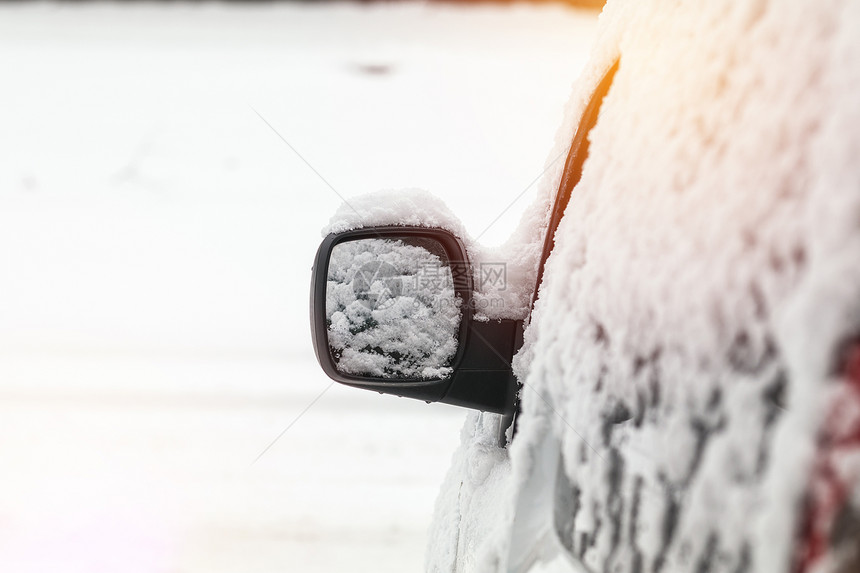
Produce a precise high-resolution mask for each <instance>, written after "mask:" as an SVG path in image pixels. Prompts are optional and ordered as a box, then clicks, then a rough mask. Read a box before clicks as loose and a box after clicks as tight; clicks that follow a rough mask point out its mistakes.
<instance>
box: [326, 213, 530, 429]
mask: <svg viewBox="0 0 860 573" xmlns="http://www.w3.org/2000/svg"><path fill="white" fill-rule="evenodd" d="M362 239H365V240H366V239H389V240H392V241H399V240H406V241H409V240H413V241H414V240H427V239H429V240H432V241H435V242H436V243H438V244H439V245H441V247H442V249H444V251H445V255H446V257H447V261H448V263H449V264H450V265H452V268H454V269H455V272H453V273H452V278H453V287H454V290H455V292H456V296H457V297H458V298H459V300H460V309H461V312H462V315H461V320H460V324H459V327H458V329H459V330H458V334H457V337H456V340H457V343H458V345H457V350H456V353H455V354H454V356H453V358H452V359H451V361H450V368H449V370H450V374H448V375H446V376H444V377H438V378H429V379H415V378H398V377H379V376H370V375H368V376H362V375H356V374H350V373H346V372H344V371H343V370H342V369H341V370H339V369H338V367H337V359H336V357H335V356H334V354H333V351H332V347H331V346H330V344H329V340H328V334H329V330H328V324H327V316H326V293H327V288H328V282H329V280H328V279H329V264H330V262H331V258H332V251H333V250H334V249H335V247H337V246H338V245H339V244H342V243H345V242H348V241H357V240H362ZM472 293H473V276H472V267H471V265H470V263H469V259H468V256H467V253H466V249H465V246H464V245H463V242H462V241H461V240H460V239H458V238H457V237H455V236H454V235H452V234H451V233H450V232H448V231H446V230H443V229H438V228H425V227H401V226H378V227H367V228H363V229H358V230H353V231H346V232H342V233H333V234H331V235H328V236H327V237H326V238H325V239H324V240H323V242H322V244H321V245H320V247H319V249H318V251H317V255H316V259H315V262H314V266H313V270H312V278H311V305H310V310H311V317H310V319H311V336H312V339H313V345H314V352H315V353H316V357H317V360H318V361H319V363H320V366H321V367H322V369H323V371H324V372H325V373H326V375H328V377H329V378H331V379H332V380H334V381H336V382H339V383H341V384H344V385H347V386H353V387H355V388H364V389H367V390H375V391H377V392H380V393H383V394H394V395H397V396H403V397H406V398H415V399H418V400H424V401H425V402H428V403H429V402H442V403H445V404H453V405H456V406H463V407H466V408H471V409H476V410H481V411H485V412H494V413H497V414H504V415H506V416H512V415H513V413H514V411H515V410H516V401H517V391H518V387H517V383H516V379H515V378H514V375H513V372H512V370H511V360H512V359H513V355H514V353H515V352H516V351H517V350H519V348H520V346H522V332H523V323H522V321H514V320H490V321H486V322H479V321H475V320H474V319H473V304H472Z"/></svg>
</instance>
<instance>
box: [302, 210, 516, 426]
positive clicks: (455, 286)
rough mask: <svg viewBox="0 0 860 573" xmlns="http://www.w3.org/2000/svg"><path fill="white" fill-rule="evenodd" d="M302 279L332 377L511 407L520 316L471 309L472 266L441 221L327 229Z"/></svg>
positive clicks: (486, 406)
mask: <svg viewBox="0 0 860 573" xmlns="http://www.w3.org/2000/svg"><path fill="white" fill-rule="evenodd" d="M312 275H313V276H312V282H311V332H312V337H313V342H314V351H315V352H316V356H317V360H318V361H319V363H320V365H321V366H322V368H323V370H324V371H325V373H326V374H327V375H328V376H329V377H330V378H332V379H333V380H335V381H337V382H340V383H341V384H346V385H348V386H354V387H358V388H366V389H370V390H376V391H378V392H380V393H386V394H395V395H398V396H404V397H408V398H416V399H420V400H424V401H426V402H443V403H447V404H454V405H457V406H464V407H467V408H473V409H477V410H483V411H486V412H495V413H498V414H505V415H508V416H512V414H513V412H514V410H515V408H516V394H517V384H516V380H515V378H514V376H513V373H512V371H511V359H512V358H513V355H514V352H515V351H516V350H518V349H519V347H520V346H521V344H522V322H520V321H513V320H501V321H489V322H478V321H474V320H473V318H472V280H473V279H472V268H471V265H470V264H469V260H468V258H467V255H466V250H465V248H464V246H463V243H462V241H460V240H459V239H458V238H457V237H455V236H454V235H452V234H451V233H449V232H448V231H444V230H442V229H433V228H424V227H399V226H391V227H370V228H364V229H360V230H354V231H347V232H343V233H335V234H331V235H329V236H327V237H326V238H325V239H324V240H323V242H322V244H321V245H320V247H319V250H318V251H317V256H316V261H315V264H314V268H313V273H312Z"/></svg>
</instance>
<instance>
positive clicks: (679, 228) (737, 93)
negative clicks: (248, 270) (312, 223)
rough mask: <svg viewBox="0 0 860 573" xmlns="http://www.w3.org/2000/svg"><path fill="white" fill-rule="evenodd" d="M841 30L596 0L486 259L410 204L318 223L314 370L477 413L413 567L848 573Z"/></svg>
mask: <svg viewBox="0 0 860 573" xmlns="http://www.w3.org/2000/svg"><path fill="white" fill-rule="evenodd" d="M858 30H860V7H858V5H857V4H856V3H852V2H849V1H841V0H833V1H830V2H814V1H802V0H793V1H792V2H784V3H779V4H777V3H765V2H749V3H730V2H713V3H708V4H707V5H702V4H700V3H693V2H685V1H682V0H678V1H668V0H667V1H658V0H653V1H640V2H632V1H626V2H625V1H620V0H618V1H615V0H609V2H608V3H607V5H606V7H605V9H604V11H603V13H602V15H601V33H600V35H599V39H598V44H597V45H596V46H595V49H594V51H593V54H592V57H591V61H590V63H589V64H588V66H587V68H586V70H585V71H584V72H583V74H582V76H581V77H580V79H579V81H578V82H577V84H576V86H575V88H574V92H573V96H572V98H571V103H570V104H569V106H568V115H567V119H566V120H565V123H564V125H562V126H561V128H560V130H559V137H558V141H557V144H556V149H555V150H553V151H552V152H551V153H550V159H549V160H548V165H547V173H546V176H545V178H544V182H543V191H542V192H541V193H540V194H539V198H538V201H537V202H536V203H535V204H534V205H533V206H532V207H531V208H530V210H529V211H528V213H527V214H526V215H525V216H524V219H523V223H522V224H521V226H520V228H519V229H518V230H517V231H516V232H515V233H514V235H513V238H512V240H511V241H510V242H509V243H508V244H507V245H506V246H505V247H504V248H502V249H500V250H497V251H488V250H486V249H483V248H482V247H481V246H480V245H477V244H475V243H474V242H473V241H471V239H470V238H469V237H468V234H467V233H466V231H465V229H463V227H462V225H461V224H460V223H459V221H458V220H457V219H456V217H455V216H454V215H453V214H451V213H450V212H448V211H447V209H446V208H445V207H444V205H441V204H440V202H439V201H438V200H435V199H434V198H432V197H431V196H429V195H428V194H426V193H422V192H399V193H398V192H386V193H377V194H372V195H370V196H367V197H363V198H357V199H355V200H350V201H349V202H348V203H346V204H345V205H344V206H343V207H342V208H341V209H340V211H339V212H338V213H337V214H336V215H335V217H334V218H333V219H332V221H331V223H330V225H329V227H328V228H327V231H328V234H327V237H326V239H325V240H324V241H323V243H322V245H321V246H320V249H319V251H318V253H317V258H316V261H315V265H314V271H313V280H312V300H311V315H312V320H311V322H312V329H313V336H314V345H315V349H316V353H317V358H318V360H319V362H320V364H321V366H322V368H323V369H324V370H325V372H326V373H327V374H328V375H329V376H330V377H332V378H333V379H334V380H336V381H338V382H340V383H343V384H347V385H350V386H354V387H358V388H364V389H370V390H374V391H378V392H383V393H391V394H396V395H400V396H406V397H410V398H416V399H421V400H425V401H428V402H445V403H450V404H455V405H459V406H464V407H467V408H470V409H472V410H473V412H472V413H471V414H470V415H469V417H468V418H467V421H466V424H465V426H464V429H463V434H462V445H461V447H460V449H459V450H458V452H457V453H456V454H455V456H454V460H453V463H452V467H451V469H450V471H449V474H448V477H447V478H446V481H445V483H444V484H443V487H442V491H441V493H440V496H439V499H438V502H437V508H436V515H435V520H434V526H433V528H432V530H431V532H430V538H429V542H428V555H427V570H428V571H433V572H436V571H438V572H441V571H457V572H466V571H494V572H496V571H508V572H525V571H530V570H532V571H537V570H564V571H587V572H592V571H605V572H611V573H628V572H629V573H646V572H647V573H661V572H697V573H717V572H720V573H722V572H726V573H729V572H731V573H752V572H756V573H773V572H785V573H856V572H857V571H860V162H858V161H857V157H858V154H860V107H858V105H857V94H858V93H860V35H858V34H857V31H858ZM557 157H565V158H566V160H565V162H564V163H563V164H562V163H561V162H558V163H557V164H554V163H553V162H554V161H555V158H557ZM494 271H495V272H494ZM502 275H504V276H505V280H504V281H501V280H499V277H501V276H502Z"/></svg>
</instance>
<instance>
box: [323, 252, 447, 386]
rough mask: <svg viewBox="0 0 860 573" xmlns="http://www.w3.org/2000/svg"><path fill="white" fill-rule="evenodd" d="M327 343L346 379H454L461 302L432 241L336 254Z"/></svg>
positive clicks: (328, 300)
mask: <svg viewBox="0 0 860 573" xmlns="http://www.w3.org/2000/svg"><path fill="white" fill-rule="evenodd" d="M327 274H328V276H327V280H328V282H327V287H326V328H327V331H328V343H329V347H330V349H331V353H332V356H333V357H334V360H335V363H336V365H337V369H338V371H339V372H342V373H344V374H351V375H354V376H368V377H377V378H392V379H411V380H429V379H439V378H445V377H447V376H449V375H450V374H451V372H452V368H451V362H452V361H453V359H454V355H455V354H456V352H457V345H458V342H457V334H458V332H459V329H460V321H461V318H462V312H461V304H462V300H461V299H460V297H459V296H458V295H457V293H456V290H455V288H454V280H453V274H452V271H451V264H450V262H449V261H448V257H447V255H446V253H445V250H444V248H443V247H442V245H441V244H440V243H439V242H438V241H435V240H433V239H426V238H417V237H403V238H379V239H358V240H353V241H347V242H343V243H340V244H338V245H336V246H335V247H334V249H332V252H331V258H330V260H329V266H328V273H327Z"/></svg>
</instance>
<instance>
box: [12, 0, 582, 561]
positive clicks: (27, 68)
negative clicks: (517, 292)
mask: <svg viewBox="0 0 860 573" xmlns="http://www.w3.org/2000/svg"><path fill="white" fill-rule="evenodd" d="M595 22H596V17H595V14H594V13H591V12H581V13H578V12H575V11H571V10H569V9H564V8H562V7H558V6H552V5H544V6H540V7H524V6H517V5H514V6H508V7H493V6H482V7H477V8H475V7H455V6H441V7H440V6H422V5H419V4H406V5H384V6H371V7H365V6H353V5H348V4H326V5H322V6H316V5H276V6H275V5H265V4H264V5H252V6H238V7H237V6H225V5H197V6H170V5H147V4H135V5H132V6H122V7H117V6H112V5H101V4H96V5H83V6H78V5H74V6H70V5H68V4H33V5H29V4H28V5H12V6H9V5H6V6H2V8H0V69H2V70H3V75H2V80H0V81H2V88H3V96H2V106H0V125H2V126H3V129H2V132H0V157H2V160H0V295H2V296H0V460H2V466H3V472H2V476H0V561H2V562H4V563H7V564H9V563H11V564H14V567H12V566H10V567H9V569H10V570H15V571H18V572H42V571H52V572H54V571H59V572H67V571H86V572H88V573H98V572H102V571H105V572H107V571H111V572H113V571H120V570H121V571H125V572H129V573H132V572H135V571H141V572H143V571H146V572H159V571H171V572H175V571H182V572H192V571H201V572H203V571H205V572H212V573H215V572H221V571H224V572H227V571H230V572H242V573H250V572H265V571H304V572H312V571H339V570H351V571H377V572H381V571H397V572H402V571H417V570H419V569H420V568H421V564H422V563H423V557H422V555H423V552H424V544H425V532H426V528H427V524H428V523H429V519H430V514H431V511H432V506H433V502H434V498H435V496H436V494H437V492H438V490H439V486H440V484H441V481H442V477H443V475H444V473H445V471H446V470H447V468H448V465H449V461H450V456H451V454H452V452H453V450H454V448H455V447H456V444H457V440H458V429H459V427H460V425H461V424H462V421H463V418H464V413H463V411H461V410H457V409H454V408H449V407H446V406H440V405H435V406H426V405H424V404H421V403H417V402H416V403H411V402H407V401H405V400H398V399H394V398H390V397H383V396H378V395H375V394H370V393H363V392H359V391H355V390H349V389H342V388H340V387H331V388H329V389H328V391H327V392H325V394H324V395H323V397H322V398H321V399H320V400H319V401H318V402H317V403H315V404H314V405H313V407H311V408H310V409H309V410H308V411H307V413H306V414H305V415H304V416H302V417H301V418H300V419H299V421H298V422H297V423H296V424H295V425H294V426H292V427H291V428H290V429H289V431H288V432H287V433H286V434H285V435H284V436H283V437H282V438H281V439H280V440H279V441H278V442H277V443H276V444H275V445H274V446H273V447H272V448H271V449H270V450H269V451H268V452H266V454H265V455H264V456H263V457H262V458H260V460H259V461H258V462H256V463H255V464H253V465H252V462H253V461H254V459H255V458H256V457H257V456H258V454H260V452H261V451H262V450H263V449H264V448H265V447H266V446H267V445H268V444H269V443H270V442H271V441H272V440H273V439H274V438H275V437H276V436H277V435H278V434H279V433H280V432H281V431H282V430H284V428H285V427H286V426H287V425H288V424H289V423H290V422H291V421H293V420H294V419H295V418H296V417H297V416H298V415H299V414H300V413H301V412H302V411H303V410H304V409H305V408H306V407H307V406H308V405H309V404H310V403H311V402H312V401H313V400H314V398H315V397H316V396H318V395H319V394H320V393H321V392H323V391H325V390H326V388H328V384H329V382H328V380H327V379H325V378H324V376H323V375H322V373H321V372H320V370H319V368H318V367H317V366H316V364H315V363H314V362H313V355H312V351H311V348H310V343H309V334H308V325H307V322H308V321H307V287H308V280H309V269H310V264H311V260H312V256H313V253H314V251H315V249H316V246H317V244H318V242H319V239H320V235H319V229H320V228H321V227H322V226H323V225H324V224H325V223H326V222H327V220H328V218H329V216H330V215H331V213H332V212H333V211H334V210H335V209H336V207H337V206H338V205H339V204H340V202H341V199H340V198H339V197H338V196H337V193H340V194H341V195H343V196H344V197H347V198H349V197H350V196H354V195H356V194H358V193H363V192H367V191H371V190H375V189H378V188H386V187H394V188H397V187H425V188H428V189H430V190H431V191H433V192H434V193H436V194H438V195H439V196H441V197H443V198H444V199H445V201H446V202H447V203H448V204H449V206H450V207H451V208H452V209H453V210H454V211H455V212H457V213H459V214H461V216H462V217H463V221H464V223H465V224H466V226H467V228H468V229H469V230H470V232H471V233H472V234H473V235H481V234H482V233H483V236H482V237H481V240H482V241H483V242H485V243H498V242H500V241H502V240H504V239H505V237H506V236H507V233H509V232H510V231H511V229H512V228H513V226H514V225H515V223H516V221H517V219H518V217H519V214H520V213H521V212H522V209H523V208H524V207H525V206H526V205H527V204H528V201H529V199H530V198H531V197H532V196H533V193H532V191H533V190H530V189H528V190H527V187H528V185H529V184H530V183H531V182H532V181H533V180H534V179H535V178H536V177H537V176H538V175H539V174H540V172H541V169H542V167H543V164H544V161H545V159H546V156H547V152H548V150H549V149H550V147H551V145H552V141H553V136H554V132H555V130H556V128H557V127H558V125H559V123H560V121H561V114H562V106H563V104H564V102H565V101H566V100H567V98H568V95H569V92H570V84H571V83H572V81H573V80H574V79H575V78H576V76H577V74H578V73H579V70H580V69H581V66H582V64H583V62H584V58H585V57H586V55H587V50H588V47H589V45H590V44H591V41H592V39H593V33H594V25H595ZM254 110H256V112H258V113H259V114H260V115H262V116H263V117H264V118H265V119H266V120H267V121H268V122H269V123H270V124H271V125H272V126H274V127H275V128H276V129H277V130H278V132H279V133H280V135H281V136H283V138H284V139H286V140H287V141H288V142H289V144H290V145H292V146H293V147H295V148H296V149H297V150H298V151H299V152H300V153H301V154H302V156H303V157H304V158H305V160H306V161H307V162H308V163H310V164H311V165H312V166H313V168H314V169H316V170H317V171H318V172H319V173H320V174H321V175H322V176H323V177H324V178H325V179H326V180H327V181H328V183H329V184H330V185H331V186H332V187H333V188H334V189H335V190H337V193H335V192H334V191H332V189H330V188H329V187H328V186H327V185H326V184H325V183H323V182H322V181H321V180H320V178H319V177H318V176H317V175H315V174H314V173H313V171H311V169H309V168H308V166H307V165H305V163H303V161H302V160H301V159H299V158H298V157H297V156H296V155H295V154H294V153H293V152H292V151H291V150H290V149H289V148H288V147H287V146H286V145H285V144H284V142H283V141H281V139H279V137H278V135H276V134H275V133H273V131H272V130H271V129H270V128H269V127H268V126H267V125H266V124H265V123H264V122H263V121H261V119H260V118H259V117H258V115H257V114H256V113H255V111H254ZM524 190H525V193H524V194H522V196H520V194H521V193H522V192H523V191H524ZM518 196H520V198H519V200H518V201H516V202H514V201H515V199H517V197H518ZM512 202H514V203H513V207H512V208H511V209H509V210H508V211H506V212H504V215H503V216H502V217H501V218H500V219H499V220H498V221H497V222H495V224H494V225H493V226H491V227H490V228H489V230H487V231H486V233H484V230H485V229H486V228H487V227H488V226H489V225H491V224H492V223H493V221H494V219H495V218H496V217H497V216H498V215H499V214H500V213H502V212H503V211H504V210H505V208H506V207H508V206H509V205H510V204H511V203H512Z"/></svg>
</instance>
